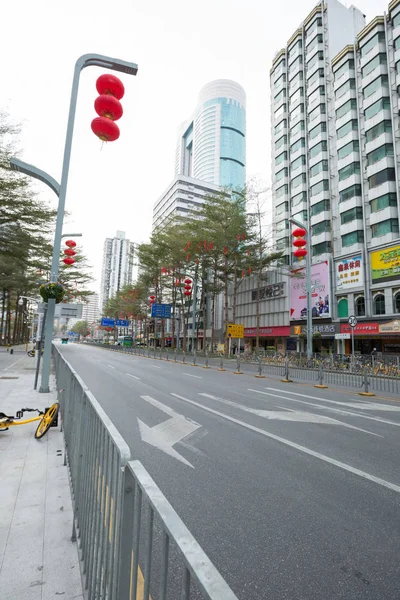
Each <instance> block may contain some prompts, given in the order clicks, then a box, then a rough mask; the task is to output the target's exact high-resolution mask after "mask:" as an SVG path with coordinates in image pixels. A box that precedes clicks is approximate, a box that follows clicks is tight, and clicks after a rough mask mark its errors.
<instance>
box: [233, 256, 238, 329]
mask: <svg viewBox="0 0 400 600" xmlns="http://www.w3.org/2000/svg"><path fill="white" fill-rule="evenodd" d="M237 259H238V257H237V253H235V273H234V277H233V299H232V323H236V304H237V293H238V288H239V285H238V268H237V267H238V264H237V262H238V260H237Z"/></svg>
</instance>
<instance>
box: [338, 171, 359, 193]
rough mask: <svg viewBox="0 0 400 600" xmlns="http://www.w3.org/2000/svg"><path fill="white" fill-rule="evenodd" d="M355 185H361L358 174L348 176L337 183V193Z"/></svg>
mask: <svg viewBox="0 0 400 600" xmlns="http://www.w3.org/2000/svg"><path fill="white" fill-rule="evenodd" d="M356 183H361V175H360V174H359V173H354V175H350V177H347V179H343V180H342V181H339V185H338V187H339V192H342V191H343V190H345V189H347V188H349V187H351V186H352V185H355V184H356Z"/></svg>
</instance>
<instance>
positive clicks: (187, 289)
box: [183, 278, 192, 296]
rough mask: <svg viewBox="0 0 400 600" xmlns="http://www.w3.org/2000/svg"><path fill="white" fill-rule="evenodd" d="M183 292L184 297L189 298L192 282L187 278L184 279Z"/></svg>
mask: <svg viewBox="0 0 400 600" xmlns="http://www.w3.org/2000/svg"><path fill="white" fill-rule="evenodd" d="M184 283H185V291H184V292H183V293H184V295H185V296H190V295H191V294H192V280H191V279H189V278H187V279H185V282H184Z"/></svg>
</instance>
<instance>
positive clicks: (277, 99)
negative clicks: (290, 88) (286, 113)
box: [274, 88, 286, 104]
mask: <svg viewBox="0 0 400 600" xmlns="http://www.w3.org/2000/svg"><path fill="white" fill-rule="evenodd" d="M285 98H286V89H285V88H283V89H282V90H281V91H280V92H279V94H277V95H276V96H275V98H274V101H275V104H278V102H281V101H283V100H285Z"/></svg>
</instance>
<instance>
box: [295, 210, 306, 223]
mask: <svg viewBox="0 0 400 600" xmlns="http://www.w3.org/2000/svg"><path fill="white" fill-rule="evenodd" d="M293 218H294V219H296V221H301V222H302V223H307V211H306V210H301V211H300V212H298V213H296V214H294V215H293Z"/></svg>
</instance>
